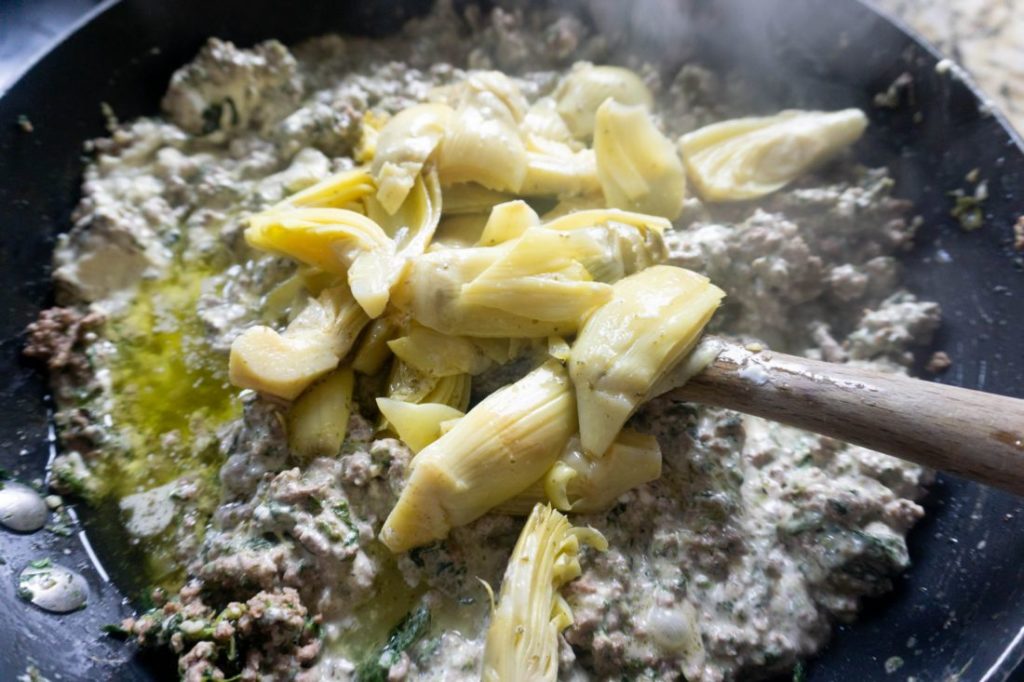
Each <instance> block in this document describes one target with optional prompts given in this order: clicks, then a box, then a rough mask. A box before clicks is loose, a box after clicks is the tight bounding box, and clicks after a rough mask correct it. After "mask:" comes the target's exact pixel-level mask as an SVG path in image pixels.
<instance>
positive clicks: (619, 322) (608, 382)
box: [569, 265, 725, 454]
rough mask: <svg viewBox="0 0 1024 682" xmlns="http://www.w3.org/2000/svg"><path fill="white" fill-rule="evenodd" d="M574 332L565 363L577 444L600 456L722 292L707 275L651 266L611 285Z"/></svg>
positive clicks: (684, 349) (688, 344) (694, 337)
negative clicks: (576, 422)
mask: <svg viewBox="0 0 1024 682" xmlns="http://www.w3.org/2000/svg"><path fill="white" fill-rule="evenodd" d="M612 289H613V296H612V300H611V301H610V302H608V303H607V304H605V305H604V306H602V307H601V308H598V309H597V310H596V311H594V313H593V314H592V315H591V316H590V317H589V318H588V319H587V321H586V323H585V324H584V325H583V327H582V328H581V329H580V333H579V335H578V336H577V337H576V341H575V342H574V343H573V346H572V353H571V354H570V358H569V373H570V375H571V376H572V381H573V384H574V385H575V387H576V401H577V404H578V407H579V421H580V440H581V442H582V444H583V448H584V450H585V451H586V452H587V453H595V454H596V453H604V452H605V451H607V450H608V448H609V447H610V446H611V444H612V442H613V441H614V440H615V437H616V435H618V433H619V430H620V429H621V428H622V425H623V424H625V423H626V420H627V419H628V418H629V416H630V415H631V414H632V413H633V411H634V410H635V409H636V408H637V406H639V405H640V404H641V403H642V402H644V401H645V400H646V399H648V398H649V397H650V393H651V390H652V389H653V388H654V386H655V384H656V383H657V381H658V379H659V378H660V377H661V376H662V375H664V374H665V373H666V372H668V371H669V370H671V369H672V367H674V366H675V365H676V364H677V363H678V362H679V361H680V360H681V359H682V358H683V357H684V356H685V355H686V354H687V353H688V352H689V351H690V349H691V348H693V346H694V345H695V344H696V342H697V341H698V339H699V338H700V333H701V331H702V330H703V329H704V326H705V325H706V324H707V323H708V321H709V320H710V319H711V316H712V315H713V314H714V312H715V310H716V309H717V308H718V305H719V303H720V302H721V300H722V298H724V297H725V292H723V291H722V290H721V289H719V288H718V287H716V286H715V285H713V284H712V283H711V282H710V281H709V280H708V278H707V277H704V276H703V275H699V274H697V273H695V272H691V271H690V270H684V269H682V268H677V267H673V266H669V265H655V266H654V267H651V268H647V269H646V270H643V271H641V272H638V273H636V274H634V275H630V276H629V277H626V278H625V279H621V280H619V281H618V282H616V283H615V284H614V285H613V287H612Z"/></svg>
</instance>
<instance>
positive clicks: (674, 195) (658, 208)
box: [594, 99, 686, 220]
mask: <svg viewBox="0 0 1024 682" xmlns="http://www.w3.org/2000/svg"><path fill="white" fill-rule="evenodd" d="M594 125H595V128H594V153H595V154H596V157H597V177H598V178H599V179H600V181H601V190H602V191H603V192H604V198H605V201H606V202H607V203H608V205H609V206H614V207H615V208H624V209H629V210H633V211H642V212H644V213H653V214H655V215H660V216H665V217H666V218H669V219H671V220H675V219H676V218H678V217H679V214H680V213H681V212H682V210H683V201H684V200H685V199H686V174H685V172H684V170H683V162H682V161H681V160H680V158H679V153H678V152H677V151H676V148H675V145H673V144H672V142H671V141H670V140H669V139H668V138H667V137H665V136H664V135H663V134H662V133H661V131H659V130H658V128H657V127H656V126H655V125H654V120H653V119H652V118H651V114H650V112H648V110H647V109H646V108H645V107H642V106H630V105H626V104H619V103H618V102H616V101H614V100H611V99H609V100H607V101H606V102H605V103H604V104H602V105H601V106H600V107H599V108H598V110H597V117H596V118H595V121H594Z"/></svg>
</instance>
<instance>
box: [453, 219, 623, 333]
mask: <svg viewBox="0 0 1024 682" xmlns="http://www.w3.org/2000/svg"><path fill="white" fill-rule="evenodd" d="M599 255H600V250H599V247H598V246H597V245H595V244H593V243H592V242H588V241H584V240H579V239H573V235H572V233H568V232H557V231H555V230H546V229H544V228H540V227H534V228H530V229H529V230H527V231H526V232H525V233H523V236H522V237H520V238H519V239H517V240H515V241H514V242H512V243H511V248H510V249H509V250H508V251H507V252H506V253H504V254H503V255H502V256H501V257H500V258H499V259H498V260H496V261H495V262H494V263H493V264H492V265H490V266H489V267H488V268H487V269H486V270H484V271H483V272H481V273H480V274H479V275H477V276H476V277H474V278H473V279H472V280H471V281H470V282H468V283H467V284H465V285H463V286H462V290H461V296H460V299H461V301H462V302H463V303H465V304H467V305H471V306H482V307H485V308H494V309H497V310H501V311H504V312H507V313H513V314H524V313H527V312H528V313H529V314H530V315H531V316H532V317H534V318H536V319H538V320H541V321H545V322H563V321H564V322H566V323H570V324H574V325H575V324H578V322H579V321H580V320H581V319H582V318H583V317H584V316H585V315H586V314H587V313H588V312H589V311H591V310H592V309H594V308H595V307H597V306H599V305H601V304H603V303H604V302H606V301H607V300H609V299H610V298H611V287H610V286H608V285H607V284H604V283H601V282H594V281H592V280H593V278H592V277H591V275H590V273H589V272H588V271H587V269H586V268H585V267H584V266H583V265H582V264H581V263H580V260H578V258H580V259H582V258H593V257H595V256H599ZM545 336H547V335H545Z"/></svg>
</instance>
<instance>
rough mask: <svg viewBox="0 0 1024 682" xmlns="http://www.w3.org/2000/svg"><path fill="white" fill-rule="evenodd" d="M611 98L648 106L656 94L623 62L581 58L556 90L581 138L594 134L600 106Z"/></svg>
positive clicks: (564, 116)
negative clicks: (604, 63)
mask: <svg viewBox="0 0 1024 682" xmlns="http://www.w3.org/2000/svg"><path fill="white" fill-rule="evenodd" d="M608 99H611V100H613V101H615V102H618V103H620V104H629V105H639V106H641V107H643V108H645V109H650V108H651V106H652V105H653V104H654V97H653V96H652V95H651V91H650V90H648V89H647V86H646V85H644V82H643V80H641V79H640V76H638V75H637V74H636V73H634V72H632V71H630V70H629V69H624V68H622V67H619V66H594V65H593V64H591V63H590V62H577V63H575V64H573V67H572V71H570V72H569V74H568V75H566V76H565V78H563V79H562V82H561V83H559V84H558V88H556V90H555V100H556V101H557V104H556V107H557V109H558V113H559V114H561V116H562V119H563V120H564V121H565V123H566V125H567V126H568V127H569V130H570V131H572V134H573V135H575V136H576V137H577V138H579V139H585V138H588V137H590V136H591V135H593V134H594V129H595V123H594V118H595V115H596V113H597V109H598V107H600V106H601V105H602V104H603V103H604V102H605V100H608Z"/></svg>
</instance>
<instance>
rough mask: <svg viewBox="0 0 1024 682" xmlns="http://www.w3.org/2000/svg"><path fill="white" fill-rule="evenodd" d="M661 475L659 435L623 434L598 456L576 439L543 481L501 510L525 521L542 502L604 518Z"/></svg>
mask: <svg viewBox="0 0 1024 682" xmlns="http://www.w3.org/2000/svg"><path fill="white" fill-rule="evenodd" d="M660 476H661V447H660V446H659V445H658V441H657V439H656V438H654V436H650V435H647V434H642V433H638V432H636V431H632V430H630V429H623V430H622V431H621V432H620V433H619V434H618V435H617V436H616V437H615V442H613V443H612V445H611V447H609V448H608V450H607V451H605V452H604V453H603V454H602V455H600V456H593V455H590V454H588V453H585V452H584V451H583V447H582V445H581V443H580V439H579V436H578V435H577V436H573V437H572V438H570V439H569V442H568V443H566V446H565V449H564V450H563V451H562V454H561V455H559V458H558V461H557V462H556V463H555V464H554V465H553V466H552V467H551V468H550V469H549V470H548V471H547V473H545V474H544V476H543V477H542V478H541V479H540V480H538V481H536V482H534V483H533V484H532V485H530V487H528V488H527V489H526V490H524V491H523V492H521V493H520V494H519V495H516V496H515V497H514V498H512V499H511V500H509V501H508V502H506V503H504V504H503V505H501V506H500V507H499V508H498V509H497V510H496V511H498V512H501V513H504V514H511V515H514V516H523V515H525V514H528V513H529V511H530V510H531V509H532V508H533V507H534V505H536V504H538V503H550V504H552V505H554V506H555V508H556V509H559V510H561V511H563V512H572V513H574V514H594V513H599V512H603V511H606V510H608V509H610V508H611V507H612V506H614V504H615V502H616V500H618V498H619V497H621V496H622V495H623V494H624V493H626V492H627V491H629V490H632V489H633V488H636V487H637V486H640V485H643V484H644V483H648V482H650V481H653V480H655V479H657V478H659V477H660Z"/></svg>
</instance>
